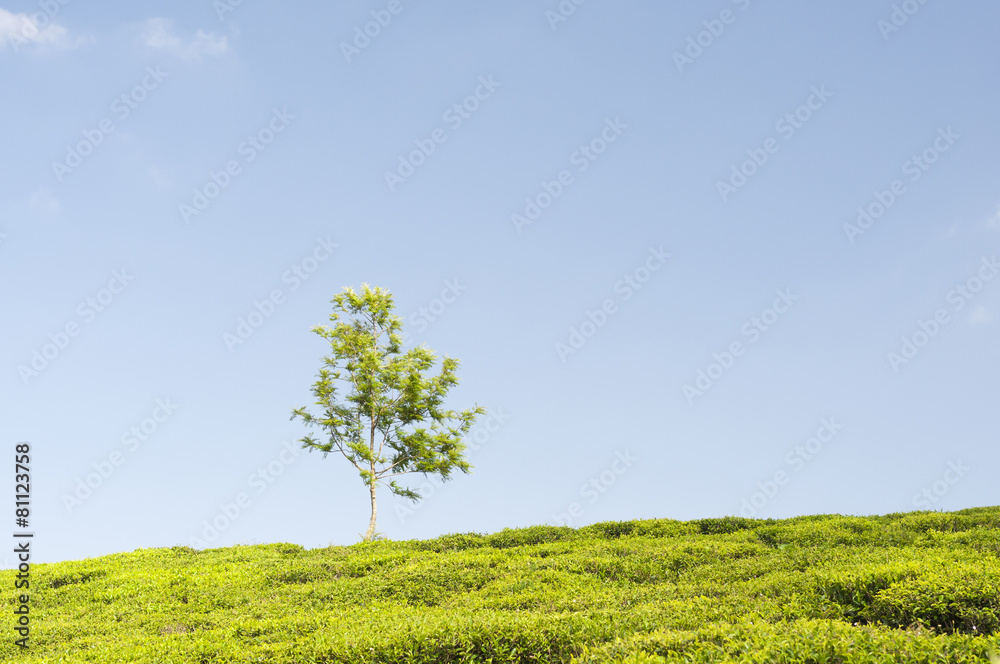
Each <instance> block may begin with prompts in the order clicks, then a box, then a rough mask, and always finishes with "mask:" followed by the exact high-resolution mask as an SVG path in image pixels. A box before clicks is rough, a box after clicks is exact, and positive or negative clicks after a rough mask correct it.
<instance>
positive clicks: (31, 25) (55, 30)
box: [0, 9, 83, 51]
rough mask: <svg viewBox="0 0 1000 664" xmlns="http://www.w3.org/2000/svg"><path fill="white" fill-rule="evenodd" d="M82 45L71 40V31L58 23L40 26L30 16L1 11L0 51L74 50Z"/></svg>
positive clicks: (79, 41) (81, 41) (80, 40)
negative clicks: (26, 48)
mask: <svg viewBox="0 0 1000 664" xmlns="http://www.w3.org/2000/svg"><path fill="white" fill-rule="evenodd" d="M40 15H41V16H44V14H40ZM81 43H83V40H82V39H77V40H75V41H74V40H72V39H70V36H69V31H68V30H66V28H64V27H63V26H61V25H59V24H57V23H53V22H51V21H49V22H47V23H46V24H45V25H42V26H39V25H38V23H36V22H35V20H34V19H33V18H32V17H31V16H30V15H28V14H13V13H11V12H9V11H7V10H6V9H0V49H4V48H7V47H11V48H13V49H14V50H15V51H19V50H20V49H21V48H24V47H34V48H37V49H45V48H48V47H52V48H72V47H74V46H77V45H79V44H81Z"/></svg>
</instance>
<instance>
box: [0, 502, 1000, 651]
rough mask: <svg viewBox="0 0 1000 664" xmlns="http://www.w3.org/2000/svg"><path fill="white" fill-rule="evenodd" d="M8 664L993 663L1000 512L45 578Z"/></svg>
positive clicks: (373, 549) (452, 546)
mask: <svg viewBox="0 0 1000 664" xmlns="http://www.w3.org/2000/svg"><path fill="white" fill-rule="evenodd" d="M31 571H32V579H33V583H32V589H31V590H32V597H31V618H32V623H31V624H32V631H31V640H30V642H31V647H30V650H29V651H28V652H27V653H23V652H21V651H20V650H19V649H18V648H17V647H16V646H15V645H14V644H13V640H14V638H16V637H15V636H13V630H12V629H11V628H10V620H11V619H10V616H11V612H12V609H13V607H14V606H15V599H14V591H13V587H14V586H13V584H14V576H15V574H16V572H14V571H5V572H2V573H0V574H2V575H3V578H2V586H3V587H4V588H6V589H7V591H6V594H5V600H6V602H7V604H8V611H7V612H6V613H7V616H8V618H7V619H6V621H7V625H8V627H7V628H5V629H4V639H3V643H2V645H0V654H2V660H3V661H4V662H14V661H16V662H19V663H21V664H32V663H36V662H37V663H41V662H45V663H47V664H56V663H59V662H66V663H73V664H78V663H83V662H102V663H105V662H108V663H109V662H115V663H118V662H143V663H153V662H158V663H168V662H170V663H174V662H176V663H180V662H201V663H209V662H212V663H216V662H218V663H221V662H276V663H280V664H291V663H293V662H294V663H296V664H307V663H315V662H428V663H429V662H484V661H492V662H571V661H572V662H579V663H581V664H582V663H587V664H591V663H596V662H629V663H632V664H638V663H645V662H682V661H684V662H761V663H763V662H803V663H804V662H980V663H982V662H988V661H989V658H988V652H989V651H990V650H994V651H998V652H1000V507H989V508H976V509H969V510H963V511H960V512H954V513H928V512H920V513H911V514H891V515H887V516H880V517H843V516H808V517H798V518H793V519H787V520H757V519H741V518H735V517H728V518H725V519H703V520H700V521H690V522H680V521H671V520H659V519H657V520H644V521H630V522H614V523H602V524H595V525H592V526H587V527H584V528H580V529H576V530H574V529H570V528H565V527H563V528H557V527H549V526H536V527H532V528H525V529H519V530H505V531H502V532H499V533H495V534H492V535H477V534H466V535H448V536H444V537H440V538H437V539H434V540H428V541H407V542H386V541H381V542H374V543H371V544H356V545H353V546H344V547H329V548H323V549H313V550H308V551H307V550H304V549H302V548H301V547H299V546H297V545H293V544H269V545H259V546H236V547H232V548H225V549H211V550H207V551H194V550H192V549H189V548H187V547H174V548H170V549H140V550H137V551H134V552H132V553H122V554H116V555H111V556H105V557H101V558H93V559H87V560H83V561H74V562H67V563H58V564H47V565H34V566H32V570H31Z"/></svg>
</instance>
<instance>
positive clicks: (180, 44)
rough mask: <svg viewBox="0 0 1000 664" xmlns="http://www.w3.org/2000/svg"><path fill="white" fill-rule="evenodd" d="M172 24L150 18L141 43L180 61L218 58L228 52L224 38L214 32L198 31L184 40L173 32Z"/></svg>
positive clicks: (227, 45) (170, 21) (166, 19)
mask: <svg viewBox="0 0 1000 664" xmlns="http://www.w3.org/2000/svg"><path fill="white" fill-rule="evenodd" d="M173 27H174V22H173V21H172V20H170V19H168V18H162V17H158V18H151V19H149V20H148V21H147V22H146V27H145V30H144V31H143V33H142V41H143V43H144V44H146V46H148V47H149V48H154V49H158V50H163V51H166V52H167V53H170V54H171V55H175V56H177V57H178V58H181V59H182V60H200V59H201V58H202V56H206V55H208V56H214V57H218V56H221V55H224V54H225V53H226V51H228V50H229V43H228V42H227V41H226V38H225V37H217V36H216V35H215V33H214V32H205V31H204V30H199V31H198V32H196V33H195V34H194V37H193V38H192V39H189V40H184V39H182V38H180V37H178V36H177V35H175V34H174V32H173Z"/></svg>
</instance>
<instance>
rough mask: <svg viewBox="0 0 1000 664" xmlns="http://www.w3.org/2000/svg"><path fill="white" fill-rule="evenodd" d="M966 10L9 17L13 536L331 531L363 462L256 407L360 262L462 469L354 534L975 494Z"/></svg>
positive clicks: (978, 344) (509, 6)
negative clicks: (387, 297)
mask: <svg viewBox="0 0 1000 664" xmlns="http://www.w3.org/2000/svg"><path fill="white" fill-rule="evenodd" d="M998 19H1000V7H997V6H995V5H992V4H990V3H975V4H973V3H952V4H948V3H943V2H925V3H922V4H921V3H919V2H917V1H916V0H910V1H909V2H897V3H895V4H893V3H892V2H888V1H882V0H880V1H878V2H861V1H860V0H850V1H848V2H842V3H836V4H832V3H826V4H819V5H817V4H815V3H791V2H782V3H763V2H758V1H757V0H738V1H736V2H730V1H728V0H716V1H715V2H710V3H698V4H695V3H688V4H687V5H686V6H684V7H681V6H679V5H678V4H676V3H649V2H618V3H611V2H601V1H600V0H590V1H585V2H580V1H579V0H564V1H563V2H562V3H559V2H556V1H555V0H551V1H548V2H521V1H520V0H514V1H512V2H506V3H503V4H496V3H459V2H439V3H417V2H411V1H410V0H393V1H390V0H377V1H372V2H367V1H366V2H361V3H352V4H350V5H341V4H337V5H332V4H327V3H319V2H301V3H297V4H295V5H294V6H290V5H280V4H278V3H264V2H257V1H256V0H244V1H243V2H240V3H236V2H235V1H234V0H218V1H217V2H214V3H213V2H211V1H210V0H202V1H199V2H174V3H165V2H128V3H126V2H105V3H101V4H100V5H94V4H92V3H90V4H87V3H78V2H75V1H70V0H39V1H37V2H11V1H10V0H8V1H7V2H6V3H4V4H3V5H2V6H0V72H2V76H3V80H4V82H5V83H4V89H5V91H6V93H5V94H4V103H3V104H2V105H0V119H2V121H3V123H4V126H5V127H7V131H6V132H5V134H4V141H3V148H4V149H3V152H4V159H3V160H2V161H0V169H2V171H0V175H2V177H0V190H2V204H0V273H2V277H0V302H2V305H3V308H2V311H3V316H4V324H3V328H2V331H3V344H2V347H3V348H4V353H3V363H2V366H0V418H2V419H0V421H2V423H3V427H2V431H3V439H4V442H3V443H2V444H3V445H5V446H6V447H7V449H8V450H10V451H11V452H13V450H14V446H15V444H16V443H18V442H22V441H28V442H30V445H31V520H30V526H29V527H30V529H31V530H32V531H33V532H35V543H34V546H35V558H34V559H35V560H36V561H42V562H51V561H59V560H70V559H81V558H85V557H90V556H96V555H103V554H107V553H113V552H118V551H131V550H134V549H136V548H146V547H163V546H174V545H179V544H184V545H193V546H196V547H197V548H205V547H218V546H230V545H233V544H236V543H264V542H278V541H287V542H296V543H299V544H302V545H304V546H306V547H310V548H311V547H318V546H326V545H328V544H331V543H333V544H350V543H353V542H356V541H357V540H358V539H359V533H361V532H363V531H364V530H365V528H366V526H367V522H368V496H367V492H366V490H365V487H364V486H363V484H362V483H361V480H360V478H359V477H358V476H357V473H356V472H355V471H354V470H353V469H352V468H350V467H349V466H348V465H347V464H346V462H344V461H343V460H338V459H336V458H335V457H333V456H330V457H329V458H326V459H324V458H322V456H320V455H317V454H312V455H310V454H308V453H306V452H304V451H300V450H299V449H298V448H299V443H298V442H297V441H298V439H299V438H301V437H302V436H303V435H305V434H306V433H307V431H306V430H305V429H304V428H303V427H302V426H301V423H300V422H299V421H297V420H296V421H290V419H289V416H290V414H291V410H292V409H293V408H295V407H297V406H303V405H309V404H310V403H311V401H312V399H311V394H310V391H309V388H310V386H311V384H312V382H313V380H314V377H315V374H316V371H317V370H318V368H319V365H320V358H321V357H322V355H324V354H325V352H326V351H327V348H328V347H327V346H325V345H324V342H323V340H322V339H320V338H319V337H317V336H316V335H314V334H312V333H311V332H310V329H311V328H312V326H313V325H315V324H320V323H325V322H326V321H327V317H328V315H329V313H330V310H331V305H330V300H331V298H332V297H333V296H334V295H335V294H337V293H338V292H340V291H341V290H342V289H343V288H344V287H345V286H354V287H360V286H361V284H362V283H369V284H372V285H376V286H381V287H384V288H388V289H389V290H390V291H391V292H392V293H393V294H394V299H395V303H396V307H397V313H398V314H399V315H401V316H402V317H403V318H404V326H405V330H406V331H407V333H408V335H409V336H408V341H409V343H411V344H421V343H423V344H427V345H428V346H429V347H430V348H431V349H433V350H434V351H435V352H436V353H438V354H439V355H440V354H447V355H449V356H452V357H456V358H459V359H460V360H461V363H462V364H461V368H460V371H459V378H460V381H461V383H460V385H459V386H458V388H456V389H455V390H453V391H452V393H451V399H450V402H449V405H450V406H451V407H454V408H458V409H461V408H467V407H471V406H472V405H473V404H479V405H482V406H485V407H486V408H488V409H489V410H490V412H491V416H490V417H489V418H484V419H483V420H481V421H480V423H479V425H477V427H476V428H475V429H474V432H473V437H472V438H470V441H469V443H470V450H469V460H470V462H471V463H472V465H473V466H474V472H473V473H472V474H470V475H459V476H457V477H455V478H454V479H452V480H451V481H450V482H448V483H446V484H444V485H443V486H440V485H438V484H436V483H431V482H430V480H428V479H425V478H423V477H420V476H416V477H415V478H414V481H412V482H411V483H410V486H411V487H415V488H418V489H419V488H420V487H421V486H422V487H423V492H424V494H425V496H426V497H425V500H423V501H422V502H421V503H418V504H413V503H410V502H408V501H404V500H401V499H398V498H394V497H392V496H390V495H389V493H388V491H386V490H383V491H382V492H381V494H380V497H381V500H380V505H379V507H380V509H379V530H380V531H381V532H382V533H384V534H385V535H386V536H388V537H389V538H391V539H397V540H402V539H412V538H428V537H434V536H437V535H440V534H444V533H453V532H470V531H474V532H492V531H496V530H500V529H502V528H505V527H521V526H528V525H533V524H542V523H549V524H558V523H565V524H568V525H572V526H574V527H575V526H581V525H585V524H588V523H593V522H597V521H608V520H628V519H636V518H673V519H694V518H702V517H719V516H724V515H730V514H736V515H744V516H756V517H762V518H781V517H789V516H794V515H799V514H822V513H841V514H884V513H890V512H900V511H912V510H917V509H937V510H954V509H962V508H966V507H972V506H982V505H990V504H995V503H996V502H997V501H996V491H995V481H994V477H993V476H994V475H995V473H994V472H993V470H992V469H994V468H995V467H996V465H997V463H998V462H1000V446H998V445H997V442H998V439H997V418H996V403H997V396H998V383H997V376H998V371H1000V343H998V329H1000V321H998V316H1000V279H998V278H996V276H997V271H998V270H1000V267H998V266H997V263H996V260H997V256H998V254H1000V248H998V240H1000V186H998V184H997V183H998V181H1000V180H998V175H1000V133H998V132H997V131H996V128H997V121H996V117H997V107H998V89H997V85H996V82H997V80H998V73H1000V57H998V56H1000V52H998V51H1000V46H998V45H997V41H996V37H995V25H996V24H997V20H998ZM241 321H242V322H241ZM241 335H242V336H241ZM8 482H9V486H8V494H7V495H8V496H10V498H9V500H10V501H11V504H12V503H13V500H14V499H13V492H14V486H13V482H10V481H8ZM213 524H214V525H213ZM5 563H6V565H7V566H12V565H13V561H12V560H11V558H10V557H8V558H7V559H6V561H5Z"/></svg>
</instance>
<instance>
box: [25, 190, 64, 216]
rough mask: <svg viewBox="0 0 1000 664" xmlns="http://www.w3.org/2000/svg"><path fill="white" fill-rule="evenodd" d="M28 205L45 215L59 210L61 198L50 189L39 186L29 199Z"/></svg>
mask: <svg viewBox="0 0 1000 664" xmlns="http://www.w3.org/2000/svg"><path fill="white" fill-rule="evenodd" d="M28 207H30V208H31V209H33V210H38V211H39V212H41V213H42V214H45V215H53V214H56V213H57V212H59V199H58V198H56V197H55V196H53V195H52V193H51V192H50V191H49V190H48V189H45V188H44V187H39V188H38V189H37V190H35V193H33V194H32V195H31V198H30V199H28Z"/></svg>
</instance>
